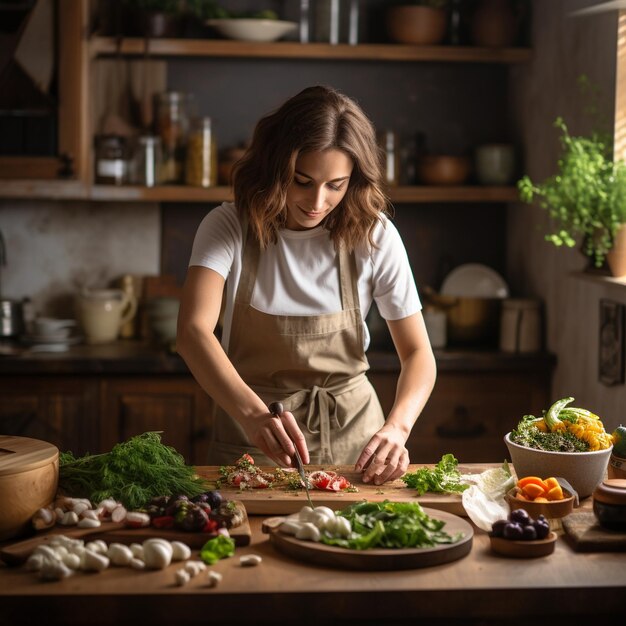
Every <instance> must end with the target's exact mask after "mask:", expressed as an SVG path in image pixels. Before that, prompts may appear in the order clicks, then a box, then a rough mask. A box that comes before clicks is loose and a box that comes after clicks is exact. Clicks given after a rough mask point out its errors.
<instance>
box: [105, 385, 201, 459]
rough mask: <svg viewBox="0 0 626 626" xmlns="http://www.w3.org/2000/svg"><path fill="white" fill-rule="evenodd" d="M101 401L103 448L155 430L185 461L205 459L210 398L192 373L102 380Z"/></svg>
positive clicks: (108, 447)
mask: <svg viewBox="0 0 626 626" xmlns="http://www.w3.org/2000/svg"><path fill="white" fill-rule="evenodd" d="M100 406H101V420H100V443H101V447H102V448H103V449H105V450H106V449H110V448H111V447H112V446H114V445H115V444H116V443H117V442H119V441H124V440H126V439H128V438H129V437H132V436H134V435H138V434H141V433H143V432H147V431H152V430H157V431H163V434H162V439H161V440H162V441H163V443H165V444H167V445H169V446H173V447H174V448H175V449H176V450H177V451H178V452H180V453H181V454H182V455H183V456H184V457H185V459H186V460H187V462H189V463H192V464H197V465H201V464H206V459H207V453H208V445H209V442H210V437H211V414H212V408H211V401H210V398H209V397H208V396H207V395H206V393H204V391H202V389H201V388H200V387H199V385H198V384H197V383H196V382H195V380H193V379H192V378H191V377H190V376H175V377H170V376H168V377H154V376H153V377H132V378H131V377H124V378H107V379H105V380H103V381H102V382H101V384H100Z"/></svg>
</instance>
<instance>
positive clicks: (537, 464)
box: [504, 433, 613, 498]
mask: <svg viewBox="0 0 626 626" xmlns="http://www.w3.org/2000/svg"><path fill="white" fill-rule="evenodd" d="M504 443H506V446H507V448H508V449H509V454H510V455H511V461H512V462H513V467H514V469H515V473H516V474H517V477H518V479H519V478H523V477H524V476H539V477H540V478H547V477H549V476H554V477H555V478H559V477H560V478H565V480H567V482H568V483H569V484H570V485H571V486H572V487H573V488H574V489H575V490H576V491H577V492H578V496H579V497H580V498H586V497H588V496H590V495H591V494H592V493H593V490H594V489H595V488H596V487H597V485H598V484H599V483H600V482H602V479H603V478H604V476H605V474H606V470H607V465H608V462H609V457H610V456H611V451H612V450H613V448H612V447H611V448H607V449H606V450H596V451H593V452H547V451H545V450H536V449H535V448H527V447H526V446H520V445H519V444H517V443H514V442H513V441H511V433H507V435H506V436H505V437H504Z"/></svg>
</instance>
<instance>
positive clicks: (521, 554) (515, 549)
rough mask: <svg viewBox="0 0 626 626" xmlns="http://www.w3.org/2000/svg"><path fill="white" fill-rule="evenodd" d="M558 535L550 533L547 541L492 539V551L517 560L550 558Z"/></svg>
mask: <svg viewBox="0 0 626 626" xmlns="http://www.w3.org/2000/svg"><path fill="white" fill-rule="evenodd" d="M556 537H557V535H556V533H555V532H550V534H549V535H548V536H547V537H546V538H545V539H535V540H534V541H516V540H514V539H504V538H503V537H490V539H491V549H492V550H493V551H494V552H497V553H498V554H501V555H503V556H510V557H513V558H516V559H533V558H535V557H538V556H548V554H552V553H553V552H554V548H555V545H556Z"/></svg>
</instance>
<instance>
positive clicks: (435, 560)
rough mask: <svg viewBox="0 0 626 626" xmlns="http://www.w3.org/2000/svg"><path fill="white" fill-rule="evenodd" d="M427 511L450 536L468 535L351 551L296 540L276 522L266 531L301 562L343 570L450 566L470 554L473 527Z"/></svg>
mask: <svg viewBox="0 0 626 626" xmlns="http://www.w3.org/2000/svg"><path fill="white" fill-rule="evenodd" d="M424 512H425V513H426V514H427V515H428V516H429V517H432V518H434V519H439V520H442V521H444V522H445V523H446V525H445V526H444V527H443V530H444V531H445V532H447V533H448V534H449V535H455V534H457V533H459V532H462V533H463V534H464V536H463V537H462V538H461V539H460V540H459V541H457V542H456V543H451V544H442V545H439V546H437V547H435V548H399V549H397V550H392V549H377V548H373V549H371V550H348V549H346V548H339V547H336V546H327V545H325V544H323V543H316V542H313V541H303V540H301V539H296V538H295V537H294V536H292V535H287V534H285V533H283V532H281V531H280V525H277V524H276V523H275V522H274V523H269V524H266V525H264V530H266V531H267V533H268V535H269V540H270V543H272V545H273V546H274V547H275V548H276V549H277V550H279V551H280V552H282V553H284V554H287V555H288V556H291V557H293V558H295V559H297V560H299V561H306V562H307V563H313V564H315V565H324V566H328V567H338V568H342V569H353V570H379V571H380V570H388V571H389V570H402V569H417V568H421V567H431V566H433V565H442V564H444V563H450V562H451V561H456V560H458V559H461V558H463V557H464V556H466V555H467V554H469V552H470V550H471V549H472V539H473V536H474V529H473V528H472V526H471V524H469V523H468V522H466V521H465V520H464V519H462V518H460V517H458V516H457V515H454V514H452V513H447V512H445V511H439V510H436V509H429V508H424ZM276 519H277V518H272V520H276Z"/></svg>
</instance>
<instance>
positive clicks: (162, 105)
mask: <svg viewBox="0 0 626 626" xmlns="http://www.w3.org/2000/svg"><path fill="white" fill-rule="evenodd" d="M156 100H157V106H156V132H157V135H158V136H159V137H160V138H161V145H162V149H163V167H162V168H161V171H162V177H161V181H162V182H163V183H180V182H182V181H183V170H184V166H185V149H186V145H187V134H188V132H189V109H190V108H191V98H190V96H189V95H188V94H185V93H181V92H179V91H166V92H164V93H160V94H157V96H156Z"/></svg>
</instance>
